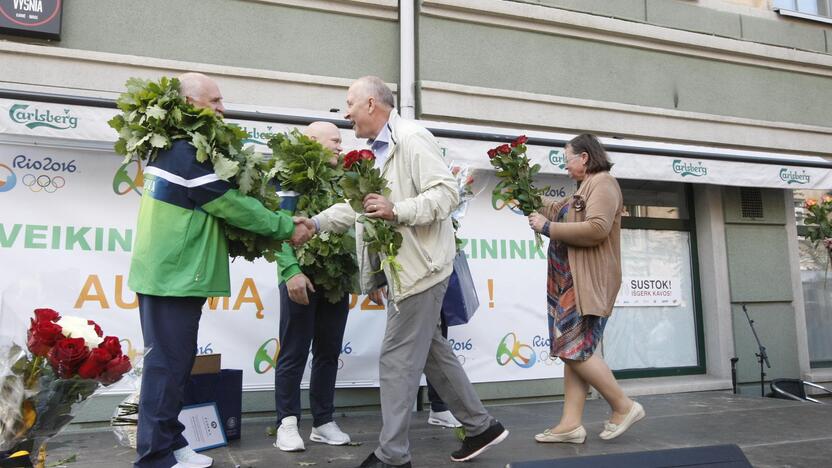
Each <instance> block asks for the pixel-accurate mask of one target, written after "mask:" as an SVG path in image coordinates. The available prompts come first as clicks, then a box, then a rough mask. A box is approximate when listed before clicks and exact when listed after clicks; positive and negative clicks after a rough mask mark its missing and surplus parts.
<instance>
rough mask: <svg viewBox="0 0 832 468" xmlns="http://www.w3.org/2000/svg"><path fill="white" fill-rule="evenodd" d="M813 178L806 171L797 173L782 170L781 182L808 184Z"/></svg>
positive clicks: (785, 169) (790, 170)
mask: <svg viewBox="0 0 832 468" xmlns="http://www.w3.org/2000/svg"><path fill="white" fill-rule="evenodd" d="M810 179H811V177H810V176H809V174H807V173H806V171H801V172H797V171H795V170H793V169H787V168H785V167H784V168H782V169H780V180H782V181H783V182H785V183H787V184H801V185H803V184H808V183H809V180H810Z"/></svg>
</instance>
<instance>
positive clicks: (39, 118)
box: [9, 104, 78, 130]
mask: <svg viewBox="0 0 832 468" xmlns="http://www.w3.org/2000/svg"><path fill="white" fill-rule="evenodd" d="M9 117H11V119H12V121H13V122H15V123H19V124H21V125H25V126H27V127H29V128H37V127H48V128H54V129H55V130H69V129H70V128H77V127H78V117H75V116H73V115H71V114H70V110H69V109H64V113H63V114H53V113H52V111H51V110H49V109H46V110H45V111H44V110H42V109H38V108H37V107H32V106H30V105H29V104H15V105H13V106H12V107H11V109H9Z"/></svg>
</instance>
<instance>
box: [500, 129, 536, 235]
mask: <svg viewBox="0 0 832 468" xmlns="http://www.w3.org/2000/svg"><path fill="white" fill-rule="evenodd" d="M526 141H528V138H526V137H525V136H524V135H521V136H519V137H517V139H516V140H514V141H513V142H511V144H510V145H508V144H503V145H500V146H498V147H496V148H492V149H490V150H488V158H489V159H490V160H491V165H492V166H494V168H495V169H496V170H497V178H498V179H500V181H499V182H498V183H497V185H496V186H495V187H494V197H495V198H497V199H500V200H503V201H504V202H505V203H506V204H507V205H512V206H516V207H517V208H519V209H520V211H522V212H523V214H524V215H526V216H528V215H530V214H532V213H533V212H535V211H537V210H539V209H540V208H541V207H542V206H543V193H544V192H545V190H544V189H540V188H536V187H535V186H534V177H535V176H536V175H537V174H539V173H540V164H534V165H532V164H531V161H529V158H528V157H527V156H526ZM535 239H537V245H541V244H542V243H543V240H542V239H541V237H540V234H537V233H535Z"/></svg>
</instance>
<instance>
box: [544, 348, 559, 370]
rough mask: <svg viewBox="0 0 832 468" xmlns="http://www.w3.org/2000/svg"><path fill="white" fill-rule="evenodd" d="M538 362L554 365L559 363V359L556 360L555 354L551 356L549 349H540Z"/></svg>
mask: <svg viewBox="0 0 832 468" xmlns="http://www.w3.org/2000/svg"><path fill="white" fill-rule="evenodd" d="M540 362H542V363H543V364H545V365H547V366H554V365H560V361H559V360H558V357H557V356H552V355H550V354H549V351H541V352H540Z"/></svg>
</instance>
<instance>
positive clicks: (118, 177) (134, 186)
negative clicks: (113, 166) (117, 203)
mask: <svg viewBox="0 0 832 468" xmlns="http://www.w3.org/2000/svg"><path fill="white" fill-rule="evenodd" d="M132 166H135V169H133V170H131V167H132ZM131 173H132V175H131ZM143 185H144V170H143V169H142V161H141V160H140V159H136V160H132V161H128V162H126V163H124V164H122V165H121V166H120V167H119V168H118V170H116V173H115V175H114V176H113V192H115V193H116V195H125V194H127V193H130V192H131V191H134V192H136V195H139V196H141V194H142V191H141V187H142V186H143Z"/></svg>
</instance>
